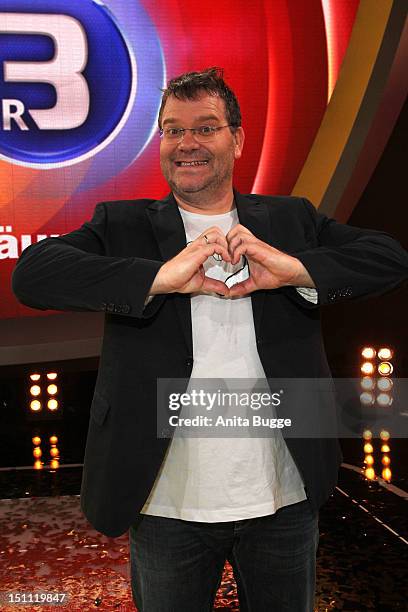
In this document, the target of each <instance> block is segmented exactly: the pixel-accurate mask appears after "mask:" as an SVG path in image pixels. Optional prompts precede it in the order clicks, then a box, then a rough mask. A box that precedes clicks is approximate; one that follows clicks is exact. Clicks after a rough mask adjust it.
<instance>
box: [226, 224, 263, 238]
mask: <svg viewBox="0 0 408 612" xmlns="http://www.w3.org/2000/svg"><path fill="white" fill-rule="evenodd" d="M241 232H242V233H243V234H246V235H249V236H254V235H253V233H252V232H251V231H250V230H249V229H248V228H247V227H245V226H244V225H241V224H240V223H237V225H234V227H233V228H232V229H230V231H229V232H228V234H227V235H226V238H227V241H228V242H230V241H231V240H232V239H233V238H234V236H236V234H239V233H241ZM254 238H256V236H254Z"/></svg>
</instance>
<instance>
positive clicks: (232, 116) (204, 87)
mask: <svg viewBox="0 0 408 612" xmlns="http://www.w3.org/2000/svg"><path fill="white" fill-rule="evenodd" d="M223 77H224V70H223V69H222V68H217V67H216V66H214V67H212V68H207V69H206V70H203V71H202V72H185V73H184V74H181V75H180V76H178V77H175V78H174V79H171V81H169V82H168V84H167V88H166V89H163V90H162V91H163V97H162V101H161V105H160V110H159V119H158V123H159V128H161V127H162V126H161V118H162V115H163V110H164V107H165V105H166V102H167V98H168V97H169V96H174V97H175V98H177V99H178V100H196V99H197V98H198V97H199V95H200V92H202V91H205V92H207V93H208V94H210V95H212V96H219V97H220V98H222V99H223V100H224V104H225V115H226V118H227V121H228V125H230V126H232V127H235V128H237V127H239V126H240V125H241V111H240V108H239V104H238V100H237V97H236V95H235V94H234V92H233V91H232V89H230V88H229V87H228V85H227V84H226V83H225V81H224V78H223Z"/></svg>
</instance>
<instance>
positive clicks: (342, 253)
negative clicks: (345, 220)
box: [291, 199, 408, 308]
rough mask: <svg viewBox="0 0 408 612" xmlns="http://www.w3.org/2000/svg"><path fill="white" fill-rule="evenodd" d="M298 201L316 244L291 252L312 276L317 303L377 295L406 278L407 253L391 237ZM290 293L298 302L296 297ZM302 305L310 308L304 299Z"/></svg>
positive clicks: (297, 296)
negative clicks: (316, 293)
mask: <svg viewBox="0 0 408 612" xmlns="http://www.w3.org/2000/svg"><path fill="white" fill-rule="evenodd" d="M302 202H303V206H304V210H305V211H306V214H307V215H308V217H309V222H310V221H311V222H312V227H313V233H314V235H315V236H316V240H317V246H316V247H315V248H310V249H308V250H305V251H302V252H297V253H292V255H293V256H295V257H297V258H298V259H299V260H300V261H301V262H302V264H303V265H304V266H305V268H306V270H307V271H308V272H309V274H310V276H311V278H312V279H313V281H314V283H315V286H316V289H317V292H318V296H319V304H318V305H324V304H331V303H336V302H338V301H343V300H350V299H358V298H363V297H366V296H367V297H368V296H376V295H381V294H382V293H386V292H387V291H391V290H392V289H394V288H396V287H398V286H399V285H400V284H402V283H403V282H404V281H406V280H407V279H408V253H407V251H405V250H404V249H403V248H402V246H401V245H400V244H399V243H398V242H397V241H396V240H394V239H393V238H391V236H389V235H388V234H386V233H384V232H380V231H377V230H367V229H361V228H357V227H353V226H350V225H345V224H342V223H337V221H335V220H334V219H330V218H328V217H326V216H325V215H323V214H321V213H319V212H318V211H317V210H316V209H315V207H314V206H313V205H312V204H311V203H310V202H309V201H308V200H306V199H302ZM291 293H292V295H291V297H292V298H294V297H295V294H296V298H295V299H296V301H298V303H301V298H300V296H299V295H298V294H297V293H296V292H295V291H292V292H291ZM302 305H304V306H306V307H308V308H313V307H314V305H313V304H312V303H308V304H305V300H302Z"/></svg>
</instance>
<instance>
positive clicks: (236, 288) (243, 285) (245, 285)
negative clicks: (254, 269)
mask: <svg viewBox="0 0 408 612" xmlns="http://www.w3.org/2000/svg"><path fill="white" fill-rule="evenodd" d="M257 289H258V287H257V286H256V284H255V283H254V281H253V279H252V278H251V277H249V278H247V279H246V280H244V281H241V282H240V283H236V284H235V285H233V286H232V287H230V290H229V297H240V296H243V295H248V294H249V293H252V292H253V291H256V290H257Z"/></svg>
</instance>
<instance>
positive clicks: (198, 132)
mask: <svg viewBox="0 0 408 612" xmlns="http://www.w3.org/2000/svg"><path fill="white" fill-rule="evenodd" d="M227 127H236V126H234V125H231V124H228V125H217V126H216V125H200V126H199V127H196V128H177V127H168V128H163V129H161V130H159V134H160V138H161V139H162V140H164V141H165V142H181V141H182V140H183V138H184V136H185V134H186V132H191V134H192V136H193V138H194V139H195V140H196V141H197V142H208V141H209V140H212V139H213V138H214V137H215V135H216V134H217V132H219V131H220V130H223V129H224V128H227Z"/></svg>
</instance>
